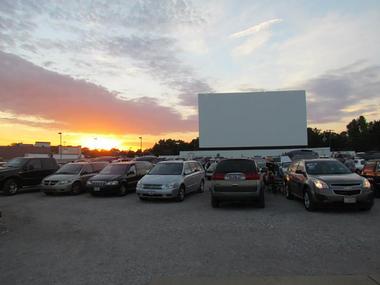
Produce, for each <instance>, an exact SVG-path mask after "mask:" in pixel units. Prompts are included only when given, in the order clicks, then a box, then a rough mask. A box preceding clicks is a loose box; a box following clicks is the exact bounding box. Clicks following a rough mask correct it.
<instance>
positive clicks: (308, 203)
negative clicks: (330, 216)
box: [303, 190, 317, 212]
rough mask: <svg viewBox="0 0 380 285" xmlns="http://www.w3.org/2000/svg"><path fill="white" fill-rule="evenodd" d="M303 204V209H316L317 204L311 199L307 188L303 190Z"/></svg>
mask: <svg viewBox="0 0 380 285" xmlns="http://www.w3.org/2000/svg"><path fill="white" fill-rule="evenodd" d="M303 205H304V206H305V209H306V210H308V211H310V212H313V211H315V210H316V209H317V205H316V203H315V201H314V200H313V196H312V195H311V193H310V191H309V190H305V192H304V193H303Z"/></svg>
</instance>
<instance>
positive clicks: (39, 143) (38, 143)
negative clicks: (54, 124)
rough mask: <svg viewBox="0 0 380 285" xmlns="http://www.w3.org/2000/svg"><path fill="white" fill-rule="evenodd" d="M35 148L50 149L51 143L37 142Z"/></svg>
mask: <svg viewBox="0 0 380 285" xmlns="http://www.w3.org/2000/svg"><path fill="white" fill-rule="evenodd" d="M34 146H35V147H50V142H35V143H34Z"/></svg>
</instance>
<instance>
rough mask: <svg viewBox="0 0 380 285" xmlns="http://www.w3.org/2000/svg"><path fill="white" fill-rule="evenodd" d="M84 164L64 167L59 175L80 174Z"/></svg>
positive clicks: (70, 164) (58, 172)
mask: <svg viewBox="0 0 380 285" xmlns="http://www.w3.org/2000/svg"><path fill="white" fill-rule="evenodd" d="M82 168H83V164H79V163H68V164H65V165H63V166H62V167H61V168H60V169H58V171H57V172H56V173H57V174H79V172H80V171H81V170H82Z"/></svg>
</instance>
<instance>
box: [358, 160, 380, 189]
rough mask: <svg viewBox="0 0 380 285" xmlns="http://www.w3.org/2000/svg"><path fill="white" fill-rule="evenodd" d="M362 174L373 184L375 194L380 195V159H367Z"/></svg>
mask: <svg viewBox="0 0 380 285" xmlns="http://www.w3.org/2000/svg"><path fill="white" fill-rule="evenodd" d="M361 174H362V176H364V177H365V178H367V179H368V180H369V182H370V183H371V184H372V187H373V189H374V191H375V196H376V197H380V159H374V160H370V161H367V163H366V164H365V165H364V167H363V170H362V173H361Z"/></svg>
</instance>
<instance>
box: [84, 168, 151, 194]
mask: <svg viewBox="0 0 380 285" xmlns="http://www.w3.org/2000/svg"><path fill="white" fill-rule="evenodd" d="M151 168H152V164H151V163H150V162H147V161H129V162H119V163H111V164H108V165H107V166H106V167H104V168H103V169H102V171H100V172H99V174H97V175H95V176H93V177H91V178H90V179H89V180H88V181H87V188H88V190H89V192H90V193H91V194H92V195H97V194H101V193H103V194H105V193H110V194H111V193H116V194H118V195H120V196H124V195H126V194H127V193H128V192H131V191H134V190H135V189H136V184H137V182H138V181H139V180H140V179H141V178H142V177H143V176H144V175H145V174H147V173H148V172H149V170H150V169H151Z"/></svg>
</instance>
